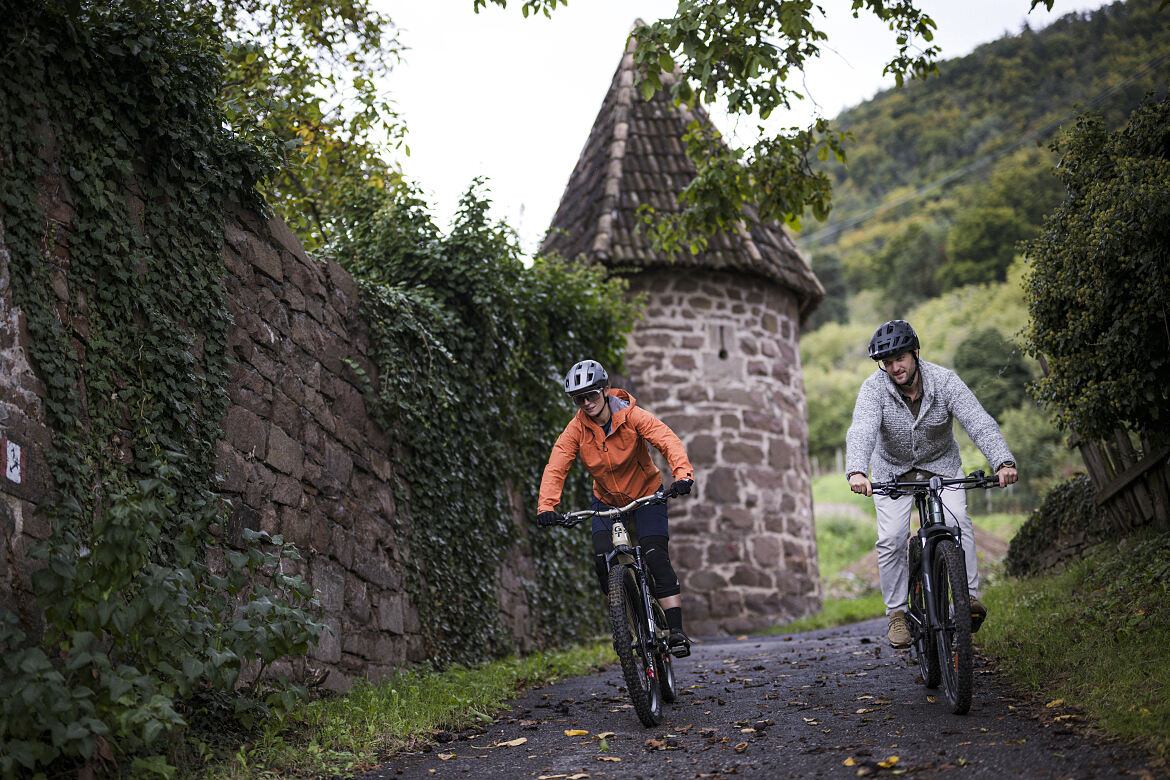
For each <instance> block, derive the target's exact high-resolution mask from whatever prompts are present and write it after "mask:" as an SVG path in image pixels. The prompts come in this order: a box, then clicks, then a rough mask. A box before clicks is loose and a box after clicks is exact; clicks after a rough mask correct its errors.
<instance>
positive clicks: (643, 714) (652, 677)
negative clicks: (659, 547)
mask: <svg viewBox="0 0 1170 780" xmlns="http://www.w3.org/2000/svg"><path fill="white" fill-rule="evenodd" d="M609 625H610V629H611V631H612V632H613V649H614V650H615V651H616V652H617V655H618V660H619V661H620V662H621V665H622V677H624V678H625V680H626V689H627V690H628V691H629V692H630V700H631V701H632V702H633V704H634V712H636V713H638V719H639V720H640V721H642V724H643V725H644V726H646V727H647V728H650V727H653V726H657V725H658V724H659V723H660V722H661V721H662V691H661V689H660V687H659V684H658V672H657V670H656V669H655V668H654V647H653V640H652V639H651V637H650V630H649V627H648V625H647V621H646V619H645V610H644V608H643V601H642V589H641V588H640V587H639V585H638V578H637V576H636V575H635V573H634V569H633V567H631V566H625V565H618V566H614V567H613V568H612V569H610V570H609Z"/></svg>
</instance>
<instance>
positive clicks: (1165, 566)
mask: <svg viewBox="0 0 1170 780" xmlns="http://www.w3.org/2000/svg"><path fill="white" fill-rule="evenodd" d="M984 596H985V602H986V604H987V608H988V612H989V614H991V615H992V616H993V617H994V619H992V620H988V622H987V623H986V624H985V625H984V627H983V629H982V630H981V631H980V632H979V636H978V639H979V644H980V645H981V647H982V649H983V650H984V651H985V652H988V653H990V654H992V655H994V656H996V658H997V659H998V662H999V664H1000V666H1001V668H1002V669H1003V670H1004V671H1005V672H1006V673H1007V674H1008V676H1009V677H1010V678H1011V679H1012V680H1013V681H1014V682H1016V683H1017V684H1018V685H1020V686H1022V687H1025V688H1027V689H1030V690H1032V691H1034V692H1035V693H1036V694H1037V695H1039V696H1041V697H1043V698H1044V700H1045V701H1048V702H1052V701H1056V700H1063V703H1062V704H1060V705H1053V707H1054V709H1055V708H1060V709H1061V710H1063V711H1066V710H1067V709H1068V708H1072V709H1074V710H1080V711H1081V712H1083V713H1084V714H1085V715H1086V716H1088V717H1089V718H1090V719H1091V720H1092V721H1093V722H1094V723H1095V724H1096V725H1099V726H1100V727H1102V728H1103V729H1105V730H1106V731H1108V732H1109V733H1110V734H1113V735H1114V736H1116V737H1119V738H1121V739H1124V740H1128V741H1134V742H1137V743H1139V744H1140V745H1142V746H1143V747H1146V748H1148V749H1150V750H1153V751H1154V752H1156V753H1158V754H1160V755H1161V757H1162V758H1164V759H1166V758H1170V642H1168V641H1167V640H1170V534H1165V533H1163V534H1145V535H1142V536H1138V537H1134V538H1131V539H1127V540H1124V541H1122V542H1120V543H1118V544H1111V545H1103V546H1102V547H1100V548H1098V550H1097V551H1095V552H1094V553H1093V554H1092V555H1090V556H1089V557H1087V558H1085V559H1084V560H1082V561H1079V562H1077V563H1074V564H1072V565H1069V566H1068V567H1066V568H1065V569H1064V570H1063V571H1061V572H1059V573H1055V574H1051V575H1047V576H1040V577H1030V578H1026V579H1005V580H1001V581H999V582H998V583H997V584H995V585H993V586H991V587H990V588H989V589H988V590H987V592H986V593H985V594H984ZM1074 716H1075V712H1074Z"/></svg>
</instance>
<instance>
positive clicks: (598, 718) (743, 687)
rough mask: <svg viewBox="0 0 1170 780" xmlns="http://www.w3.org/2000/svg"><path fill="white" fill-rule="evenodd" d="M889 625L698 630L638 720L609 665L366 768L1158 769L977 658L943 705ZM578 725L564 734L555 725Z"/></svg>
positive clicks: (1151, 773) (404, 773) (1015, 773)
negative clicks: (1025, 693) (665, 692)
mask: <svg viewBox="0 0 1170 780" xmlns="http://www.w3.org/2000/svg"><path fill="white" fill-rule="evenodd" d="M884 631H885V620H884V619H878V620H872V621H867V622H865V623H859V624H856V625H853V626H846V627H842V628H837V629H830V630H822V631H815V632H808V633H805V634H796V635H792V636H750V637H745V638H740V639H735V638H720V639H708V640H706V641H705V642H703V643H702V644H701V645H696V647H695V652H694V654H692V656H691V657H690V658H687V659H683V660H681V661H678V662H677V665H676V669H677V675H678V682H679V688H680V692H681V693H680V696H679V699H678V701H677V702H675V703H674V704H673V705H667V707H666V711H665V719H664V722H663V724H662V725H661V726H659V727H657V728H652V729H646V728H644V727H643V726H642V725H641V724H640V723H639V722H638V719H637V716H636V715H635V714H634V712H633V709H632V707H631V706H630V704H629V700H628V698H627V696H626V694H625V690H624V688H623V687H621V685H622V681H621V672H620V670H619V669H618V667H617V665H616V661H615V663H614V664H613V665H611V666H608V667H606V668H605V669H604V670H601V671H598V672H596V673H594V674H592V675H588V676H585V677H578V678H573V679H571V680H565V681H562V682H560V683H557V684H555V685H552V686H549V687H547V688H543V689H538V690H533V691H530V692H528V693H527V694H525V695H524V696H523V697H521V698H520V699H518V700H516V701H515V702H514V703H513V704H512V707H511V710H510V711H505V712H502V713H499V715H498V717H497V719H496V721H495V722H494V723H492V724H485V727H484V728H482V729H477V730H476V731H474V732H467V733H463V734H457V735H453V734H439V735H437V737H438V738H439V739H440V740H443V741H442V742H441V743H439V744H436V745H434V746H429V747H428V749H427V750H426V751H423V752H419V753H415V754H404V755H397V756H389V757H387V761H386V763H385V764H384V765H383V766H382V767H380V768H379V769H378V770H376V771H373V772H368V773H366V774H363V775H361V776H360V777H361V778H363V780H374V778H428V779H430V778H538V779H539V778H544V779H545V780H548V779H549V778H564V779H565V780H585V779H586V778H593V779H596V778H699V777H721V776H724V775H732V776H737V777H748V778H785V777H787V778H796V777H826V778H846V777H849V778H851V777H858V776H862V777H864V776H873V777H877V776H891V777H892V776H894V775H902V774H904V775H907V776H911V777H942V776H948V775H954V776H955V777H956V778H973V777H979V778H993V777H994V778H1000V777H1025V778H1097V777H1119V776H1131V777H1143V776H1144V777H1158V778H1161V777H1167V776H1168V775H1167V774H1166V772H1165V768H1164V766H1163V767H1151V766H1150V765H1149V764H1148V759H1149V757H1148V756H1145V755H1143V754H1141V753H1139V752H1137V751H1135V750H1133V749H1132V748H1129V747H1128V746H1125V745H1120V744H1116V743H1111V742H1108V741H1105V740H1103V739H1102V738H1100V737H1099V736H1096V735H1094V734H1093V733H1092V732H1091V730H1090V729H1088V728H1087V727H1086V726H1085V725H1084V724H1083V722H1082V721H1081V719H1080V716H1079V715H1078V714H1077V713H1075V712H1072V711H1069V710H1067V709H1065V708H1063V707H1062V706H1061V705H1055V706H1053V707H1046V706H1045V705H1044V703H1043V702H1039V703H1038V702H1034V701H1029V700H1028V699H1027V698H1025V697H1022V696H1020V695H1018V694H1016V693H1014V692H1013V691H1011V690H1010V689H1009V688H1007V686H1006V685H1004V684H1003V682H1002V681H1001V680H1000V679H999V676H998V675H997V673H996V672H995V670H994V669H992V668H990V667H989V666H988V664H987V663H986V662H985V661H984V660H982V659H980V660H978V661H977V665H976V680H975V700H974V704H973V705H972V708H971V712H970V713H969V714H968V715H965V716H957V715H952V714H950V712H949V710H948V709H947V708H946V704H945V698H944V697H943V696H942V694H941V692H940V691H931V690H927V689H926V688H924V687H923V686H922V685H921V683H920V682H919V678H918V675H917V667H916V666H914V665H912V663H911V662H910V657H909V655H908V654H907V653H906V652H904V651H894V650H891V649H890V648H889V647H888V645H886V644H885V642H884V640H883V639H882V635H883V633H884ZM574 730H576V731H583V732H586V733H584V734H575V735H574V734H566V732H567V731H574Z"/></svg>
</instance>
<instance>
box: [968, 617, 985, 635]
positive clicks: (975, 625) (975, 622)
mask: <svg viewBox="0 0 1170 780" xmlns="http://www.w3.org/2000/svg"><path fill="white" fill-rule="evenodd" d="M986 618H987V615H981V614H979V613H978V612H972V613H971V633H972V634H974V633H975V632H977V631H978V630H979V627H980V626H982V625H983V621H984V620H985V619H986Z"/></svg>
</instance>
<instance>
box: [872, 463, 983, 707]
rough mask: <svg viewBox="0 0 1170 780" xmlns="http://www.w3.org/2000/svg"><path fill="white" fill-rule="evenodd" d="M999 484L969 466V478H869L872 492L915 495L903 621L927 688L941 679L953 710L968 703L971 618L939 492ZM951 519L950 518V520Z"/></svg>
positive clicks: (962, 566) (954, 530)
mask: <svg viewBox="0 0 1170 780" xmlns="http://www.w3.org/2000/svg"><path fill="white" fill-rule="evenodd" d="M989 487H999V479H998V478H996V477H994V476H991V477H988V476H986V475H985V474H984V473H983V472H982V471H973V472H971V475H970V476H968V477H959V478H955V479H944V478H942V477H931V478H930V481H928V482H899V481H897V480H890V481H889V482H874V483H873V492H874V493H880V494H882V495H886V496H889V497H890V498H900V497H902V496H904V495H913V496H914V506H915V508H916V509H917V510H918V521H919V526H920V528H919V529H918V534H917V536H911V537H910V545H909V556H910V569H909V570H910V594H909V604H910V607H909V610H908V614H907V620H908V622H909V624H910V637H911V645H912V647H913V648H914V655H915V657H917V659H918V664H919V668H920V669H921V671H922V682H923V683H925V684H926V687H927V688H937V687H938V685H939V682H941V683H942V689H943V693H945V694H946V697H947V702H948V703H949V704H950V705H951V711H952V712H954V713H955V714H956V715H964V714H966V712H967V711H968V710H969V709H970V708H971V684H972V674H973V672H972V664H973V657H972V656H973V651H972V649H971V634H972V633H973V631H974V630H975V629H977V628H978V627H979V626H978V624H975V623H973V621H974V620H975V619H977V618H976V616H973V615H972V614H971V601H970V594H969V593H968V591H967V564H966V563H965V560H964V557H963V537H962V532H961V531H960V529H959V527H958V525H957V524H956V525H947V518H946V517H944V515H943V502H942V491H944V490H970V489H973V488H989ZM952 521H953V519H952Z"/></svg>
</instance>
